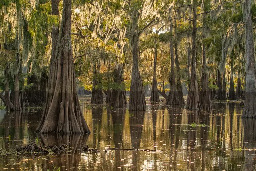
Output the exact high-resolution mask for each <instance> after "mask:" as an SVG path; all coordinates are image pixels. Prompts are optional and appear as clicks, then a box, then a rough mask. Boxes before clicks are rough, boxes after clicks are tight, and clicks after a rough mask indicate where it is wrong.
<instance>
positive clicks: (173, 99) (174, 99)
mask: <svg viewBox="0 0 256 171" xmlns="http://www.w3.org/2000/svg"><path fill="white" fill-rule="evenodd" d="M170 15H171V8H170ZM172 30H173V23H172V17H171V16H170V56H171V72H170V79H169V82H170V92H169V95H168V99H167V102H166V104H167V105H172V106H173V105H175V106H178V105H180V102H179V99H178V93H177V87H176V80H175V79H176V76H175V70H174V69H175V68H174V64H175V60H174V47H173V44H174V43H173V42H174V40H173V33H172Z"/></svg>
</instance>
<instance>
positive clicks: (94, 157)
mask: <svg viewBox="0 0 256 171" xmlns="http://www.w3.org/2000/svg"><path fill="white" fill-rule="evenodd" d="M82 109H83V112H84V117H85V118H86V121H87V123H88V126H89V127H90V130H91V134H90V135H89V137H88V138H87V137H81V136H77V135H76V136H75V135H73V136H69V137H63V136H43V137H42V138H41V139H42V142H41V144H42V145H44V146H53V147H54V146H61V145H63V144H65V146H68V147H71V149H70V151H69V152H68V153H57V154H51V155H47V156H22V155H19V156H16V155H15V154H10V155H7V156H4V155H1V156H0V157H1V159H0V168H7V169H9V170H11V169H12V168H13V169H14V170H15V169H16V170H22V169H23V170H26V169H28V168H30V169H32V170H35V169H39V170H47V169H49V170H54V169H58V168H59V169H61V170H64V169H67V170H254V168H255V164H256V163H255V162H254V159H255V157H254V156H255V155H256V154H255V149H256V138H255V137H256V136H255V135H256V134H255V130H254V129H255V127H256V123H255V121H254V120H243V122H242V119H241V114H242V108H241V107H240V105H239V104H228V103H227V104H215V105H214V106H213V108H212V111H211V113H206V112H203V111H193V112H191V111H187V110H186V109H178V108H166V107H164V106H157V105H154V106H149V107H148V110H147V111H146V112H143V113H130V112H129V111H128V110H127V109H117V110H113V109H110V108H107V107H104V106H94V107H91V106H88V105H87V106H82ZM39 117H40V116H39V114H37V113H33V114H31V113H30V114H29V113H27V114H26V113H9V114H5V116H4V117H3V119H2V121H1V123H0V154H2V153H3V151H13V150H15V148H16V146H21V145H26V144H28V143H31V142H32V143H33V142H34V143H35V142H38V143H39V144H40V137H37V135H36V134H35V133H34V130H35V128H36V126H37V121H38V118H39ZM244 135H245V136H244ZM86 145H88V146H89V149H90V150H89V151H88V152H83V151H81V150H80V149H81V148H82V147H84V146H86Z"/></svg>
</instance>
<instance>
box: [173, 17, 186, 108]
mask: <svg viewBox="0 0 256 171" xmlns="http://www.w3.org/2000/svg"><path fill="white" fill-rule="evenodd" d="M176 29H177V23H176V20H175V27H174V33H175V36H176V41H175V43H174V46H175V65H176V73H177V97H178V101H179V105H180V106H184V104H185V102H184V98H183V92H182V85H181V72H180V62H179V54H178V41H179V38H178V34H177V31H176Z"/></svg>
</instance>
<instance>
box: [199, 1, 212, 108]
mask: <svg viewBox="0 0 256 171" xmlns="http://www.w3.org/2000/svg"><path fill="white" fill-rule="evenodd" d="M204 5H205V2H204ZM205 20H206V14H205V12H204V14H203V33H202V34H203V36H202V39H205V32H206V29H205V26H206V25H205ZM202 58H203V67H202V77H201V90H200V96H199V100H200V103H199V107H200V109H203V110H206V111H209V110H210V108H211V101H210V92H209V88H208V72H207V66H206V52H205V45H204V42H202Z"/></svg>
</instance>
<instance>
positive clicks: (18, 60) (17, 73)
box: [13, 0, 22, 111]
mask: <svg viewBox="0 0 256 171" xmlns="http://www.w3.org/2000/svg"><path fill="white" fill-rule="evenodd" d="M16 10H17V24H18V26H17V33H16V46H17V53H16V64H15V69H16V70H15V71H14V99H13V106H14V110H16V111H19V110H21V102H20V100H21V99H20V76H21V73H20V66H21V62H22V61H21V56H20V45H21V25H22V23H21V18H22V17H21V15H22V14H21V4H20V1H19V0H18V1H16Z"/></svg>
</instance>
